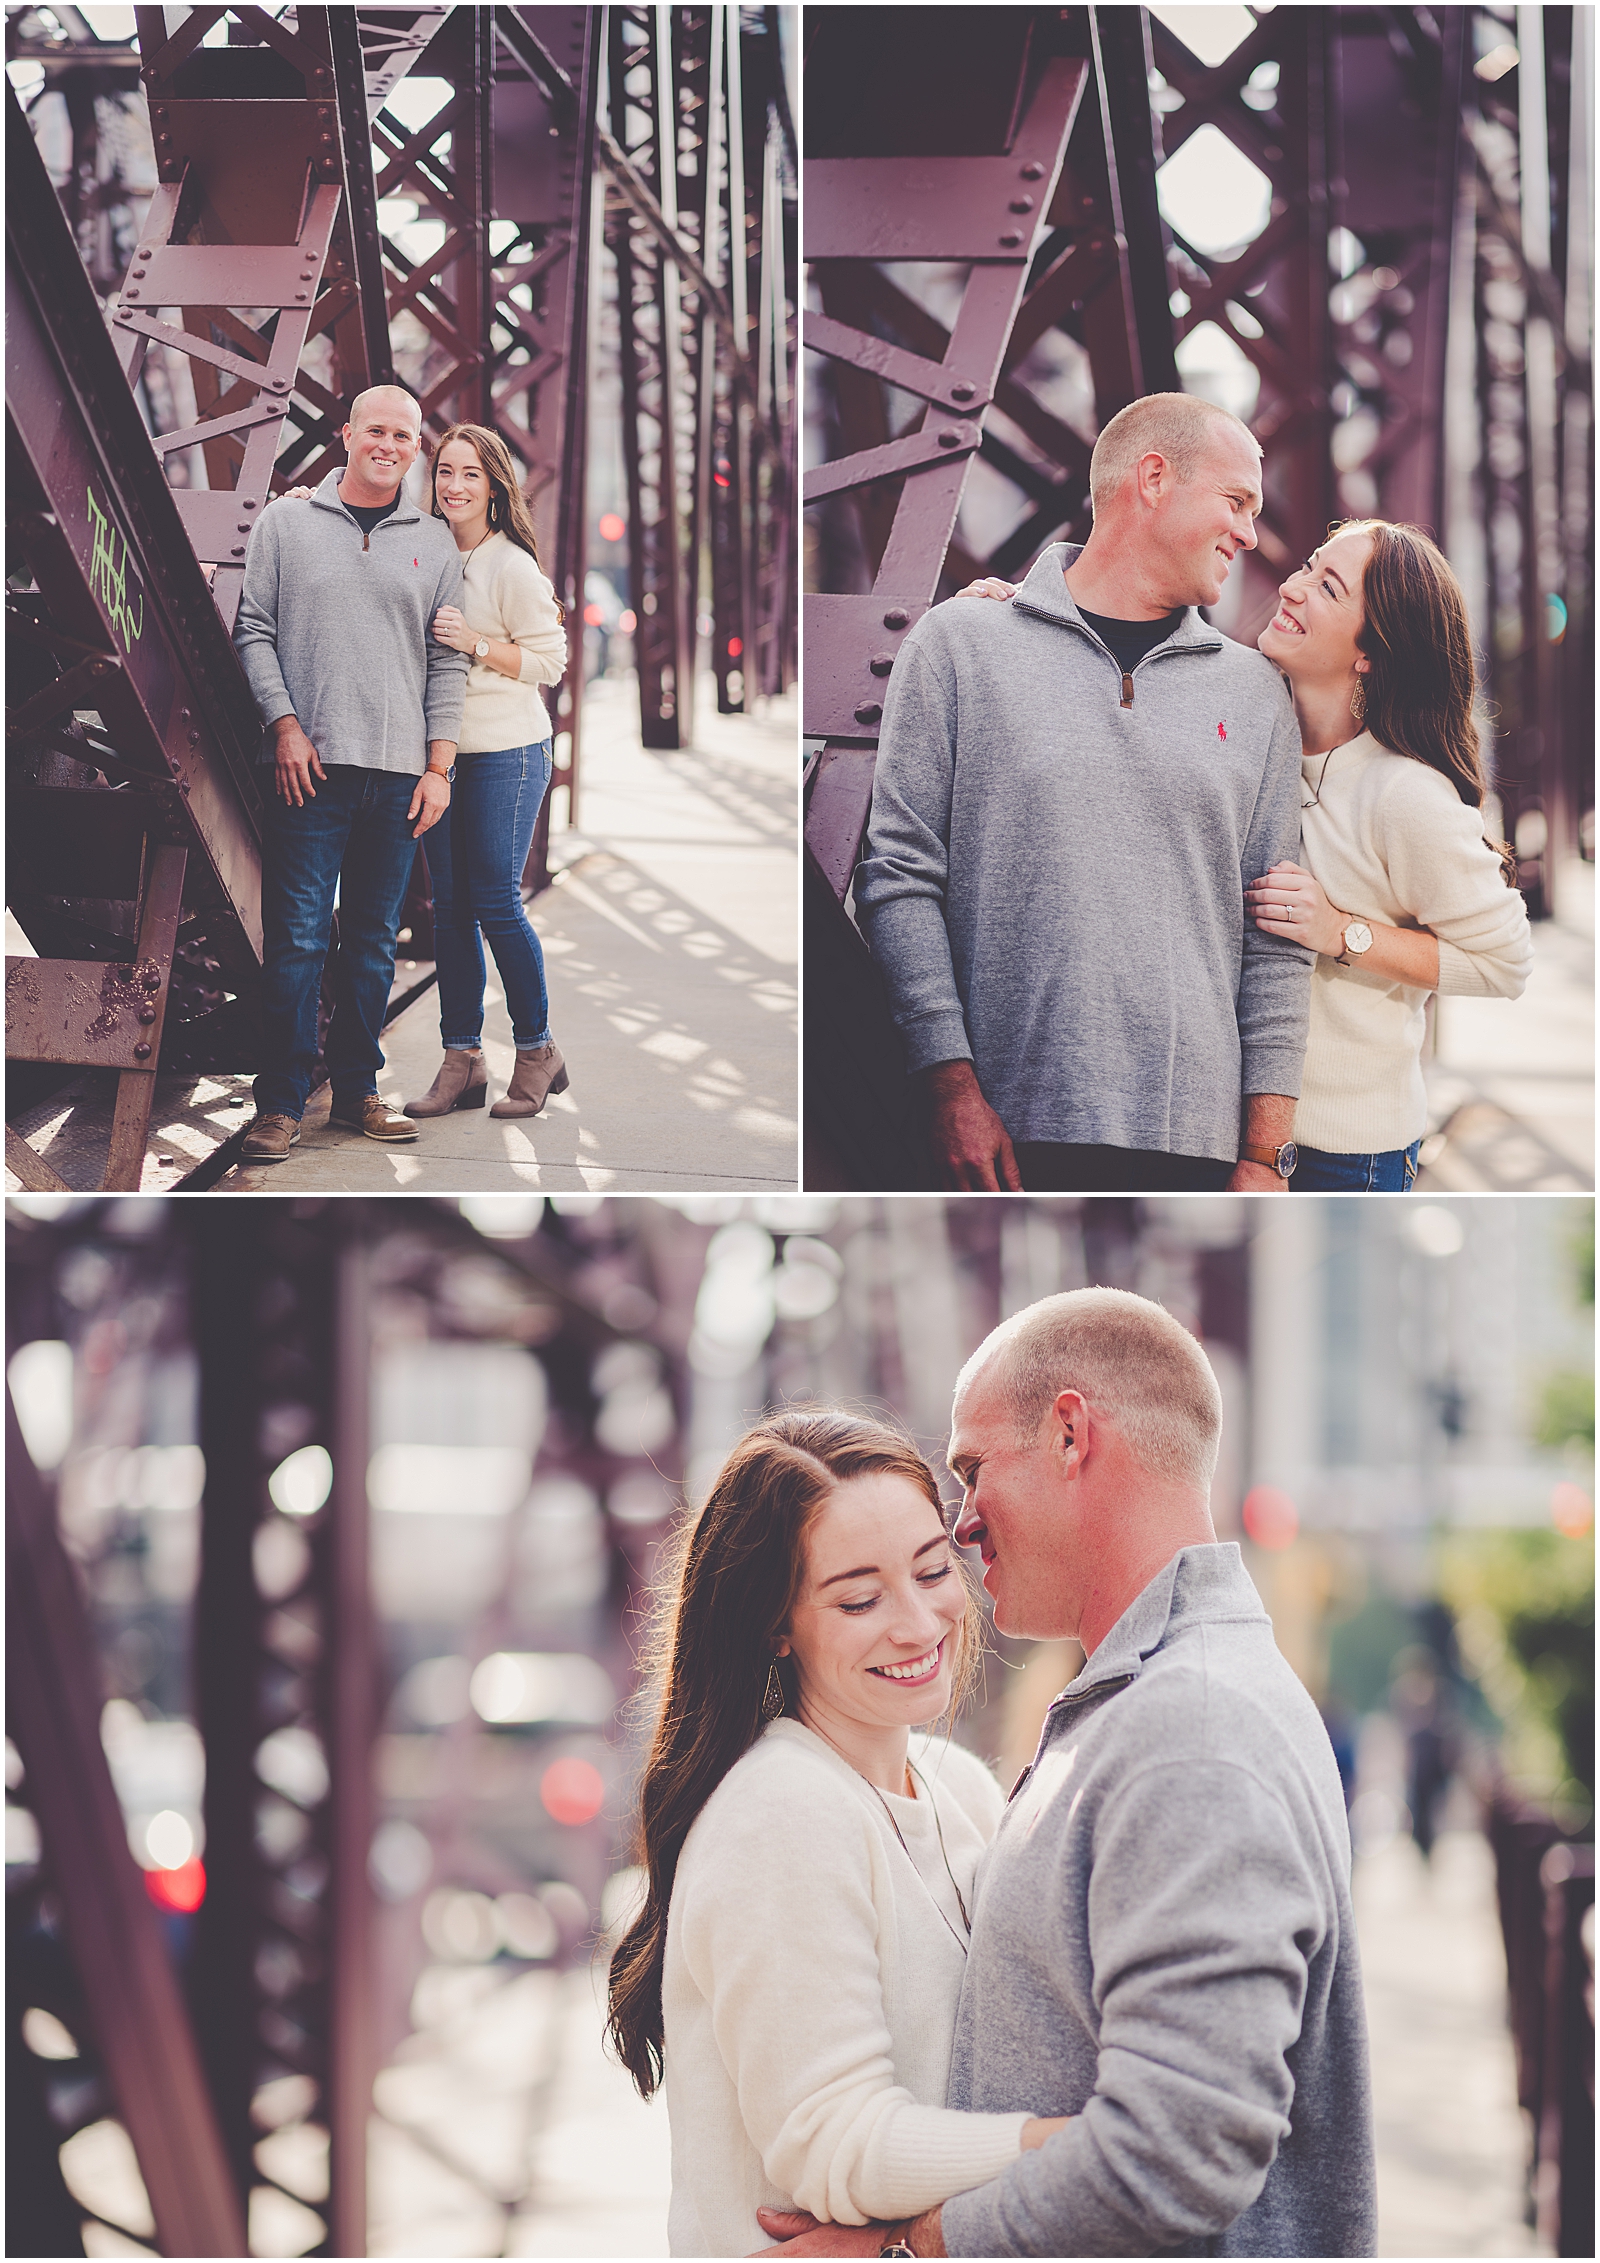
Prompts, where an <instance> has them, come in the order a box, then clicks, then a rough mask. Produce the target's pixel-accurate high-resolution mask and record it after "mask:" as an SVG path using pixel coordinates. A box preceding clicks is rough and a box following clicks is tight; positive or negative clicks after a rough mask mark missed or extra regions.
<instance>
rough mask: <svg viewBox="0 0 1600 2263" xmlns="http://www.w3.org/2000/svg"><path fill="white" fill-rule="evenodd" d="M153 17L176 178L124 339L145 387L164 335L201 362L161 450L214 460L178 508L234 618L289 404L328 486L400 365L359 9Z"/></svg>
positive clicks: (156, 133) (131, 278)
mask: <svg viewBox="0 0 1600 2263" xmlns="http://www.w3.org/2000/svg"><path fill="white" fill-rule="evenodd" d="M136 12H137V15H138V20H139V37H140V49H141V54H142V56H143V76H144V81H145V87H146V91H147V94H148V96H149V102H150V129H151V133H152V136H153V138H154V142H155V152H156V165H157V171H158V173H159V175H160V180H161V187H160V188H159V189H158V191H157V193H156V195H155V197H154V199H153V200H152V203H151V206H150V210H149V213H148V214H147V216H146V219H145V223H144V227H143V229H142V231H141V240H140V244H139V247H138V251H137V254H136V257H135V259H134V262H133V264H132V266H131V267H130V268H129V270H128V274H127V277H126V278H125V280H124V282H123V286H122V291H121V296H120V303H119V305H118V308H117V310H116V313H115V314H114V316H113V318H112V319H113V329H114V334H115V336H116V338H117V345H118V351H119V354H120V355H121V358H122V362H123V366H124V368H125V369H126V371H127V373H128V378H129V382H130V383H133V384H137V383H138V380H139V377H140V374H141V372H142V369H143V366H144V363H145V359H146V356H147V355H148V352H149V349H150V347H151V345H152V344H158V345H161V346H163V347H165V348H166V349H168V351H169V352H176V353H179V354H181V355H184V356H186V357H187V358H188V361H189V364H190V369H191V372H192V380H193V387H194V398H195V403H196V410H197V415H196V419H195V421H194V422H193V423H192V424H189V425H185V426H181V427H180V428H178V429H177V430H175V431H171V432H166V433H162V432H157V433H155V434H154V436H153V437H154V445H155V448H156V451H157V453H158V455H160V457H161V458H162V460H163V462H166V461H167V460H168V459H169V458H172V457H175V456H179V455H181V454H183V453H185V452H186V451H189V450H198V451H200V453H201V456H202V457H203V462H204V470H205V482H204V486H202V485H201V483H200V481H199V480H198V479H197V478H195V477H194V476H193V475H192V474H191V476H190V478H189V480H188V483H187V484H186V485H185V486H184V487H183V489H182V490H181V501H180V509H181V511H182V513H183V517H184V523H185V525H186V526H187V527H188V530H189V534H190V538H191V540H192V541H193V543H194V545H195V550H196V554H197V555H198V556H199V557H200V558H201V559H202V560H204V561H205V562H206V563H207V564H208V565H211V566H213V567H214V568H215V571H214V574H213V577H212V591H213V594H214V596H215V598H216V601H217V605H218V609H219V610H220V612H221V614H222V617H223V619H224V620H225V621H226V622H227V623H228V624H229V626H230V627H231V626H232V622H233V617H234V614H235V613H236V612H237V610H238V603H239V591H240V589H241V588H242V586H243V581H244V552H245V545H246V543H247V541H248V538H249V529H250V526H251V525H252V524H253V522H254V518H255V515H256V514H257V513H258V512H259V511H260V510H261V508H262V506H263V505H264V504H265V503H266V502H267V501H268V500H269V498H270V495H271V492H272V488H273V485H274V466H275V464H276V462H277V459H278V456H279V453H280V447H281V443H282V439H283V434H284V427H285V422H286V420H287V419H288V417H289V414H290V410H291V406H292V405H293V406H294V407H295V411H296V413H295V418H294V421H295V424H296V426H297V428H298V435H297V436H298V440H299V445H298V447H296V448H294V449H292V450H291V451H290V462H291V463H292V464H293V468H294V472H295V475H296V476H303V477H306V478H308V479H312V478H320V477H321V476H322V473H323V472H324V471H325V470H326V469H327V466H328V463H329V462H330V461H331V460H332V459H331V456H330V454H329V450H330V448H331V446H332V444H333V441H334V437H335V435H336V434H337V432H338V431H339V429H340V428H341V427H342V425H343V423H344V421H345V410H346V407H347V405H348V402H349V399H350V396H351V395H352V394H353V393H355V392H358V391H359V390H360V389H361V387H362V386H364V385H367V384H370V383H372V382H373V381H374V380H377V381H380V382H381V381H382V380H383V379H384V378H386V377H388V376H390V375H391V374H392V372H391V370H390V367H389V349H388V335H387V329H386V325H385V321H384V303H383V291H382V283H381V275H380V271H379V267H378V263H377V258H376V234H377V231H376V214H375V202H374V191H373V179H372V167H371V162H370V156H369V151H368V145H367V103H366V85H365V76H364V69H363V64H362V58H361V50H360V46H359V42H358V38H357V25H356V21H355V14H354V11H353V10H350V9H328V8H303V9H301V10H300V11H299V14H298V16H297V17H296V18H295V19H294V20H293V22H292V23H286V22H280V21H279V20H278V19H277V18H276V17H274V16H273V15H271V14H270V13H269V12H268V11H267V10H266V9H264V8H252V7H237V8H226V7H217V6H207V7H197V8H191V9H190V10H189V12H188V13H187V15H186V16H185V17H184V19H183V21H182V22H181V23H180V24H179V26H178V27H177V29H176V30H175V31H172V32H169V31H168V29H167V16H166V11H165V10H163V9H161V8H142V9H139V10H138V11H136ZM224 24H225V25H226V28H227V31H228V34H229V44H228V45H227V46H225V47H208V46H205V45H204V44H202V43H203V41H204V39H205V37H206V35H207V34H208V33H210V32H212V31H214V30H215V29H216V27H218V26H219V25H224ZM169 310H176V311H177V313H178V317H179V319H178V321H177V323H176V324H174V323H173V322H171V321H168V320H164V319H163V316H164V315H165V314H166V313H167V312H168V311H169ZM308 349H309V350H308ZM319 448H320V450H321V454H320V455H316V454H315V451H316V450H317V449H319ZM308 456H313V457H314V460H312V461H310V462H308V461H307V460H306V459H307V457H308ZM277 484H279V485H282V484H287V482H286V481H285V480H283V479H282V478H280V479H279V480H278V481H277Z"/></svg>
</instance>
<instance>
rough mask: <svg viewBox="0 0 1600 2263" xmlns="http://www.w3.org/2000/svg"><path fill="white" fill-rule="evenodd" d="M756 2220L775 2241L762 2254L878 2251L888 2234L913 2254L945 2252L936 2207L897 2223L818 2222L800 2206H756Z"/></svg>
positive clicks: (870, 2252)
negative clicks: (775, 2243) (907, 2220)
mask: <svg viewBox="0 0 1600 2263" xmlns="http://www.w3.org/2000/svg"><path fill="white" fill-rule="evenodd" d="M756 2221H757V2223H758V2224H759V2225H760V2226H761V2229H762V2230H763V2231H764V2232H770V2233H771V2235H772V2237H773V2238H774V2239H775V2240H776V2241H777V2242H778V2245H777V2246H776V2247H764V2248H761V2249H760V2250H759V2252H760V2253H761V2254H763V2255H879V2254H881V2253H882V2251H883V2249H884V2248H885V2247H886V2246H887V2245H888V2244H889V2239H890V2235H891V2234H893V2236H894V2238H895V2239H896V2240H898V2241H900V2242H901V2243H903V2244H904V2245H905V2246H907V2247H909V2248H910V2249H911V2252H912V2253H913V2255H943V2254H944V2253H945V2252H946V2250H945V2244H944V2233H943V2231H942V2229H941V2228H940V2227H941V2219H940V2214H939V2210H938V2209H937V2208H926V2209H924V2210H923V2212H922V2214H921V2215H920V2216H913V2217H912V2218H911V2220H910V2221H909V2222H908V2223H898V2224H819V2223H818V2222H817V2219H816V2217H815V2216H808V2215H807V2214H806V2212H805V2210H804V2209H803V2208H758V2209H757V2210H756Z"/></svg>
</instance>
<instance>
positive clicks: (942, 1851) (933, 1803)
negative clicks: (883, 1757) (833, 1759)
mask: <svg viewBox="0 0 1600 2263" xmlns="http://www.w3.org/2000/svg"><path fill="white" fill-rule="evenodd" d="M806 1725H807V1724H805V1723H802V1724H801V1726H802V1727H804V1726H806ZM812 1734H813V1736H822V1731H821V1730H820V1729H813V1730H812ZM822 1741H823V1743H824V1744H825V1745H826V1746H827V1747H828V1749H829V1750H830V1751H831V1752H837V1753H839V1758H840V1759H841V1760H843V1761H844V1764H845V1766H846V1767H847V1768H848V1769H849V1770H850V1772H851V1773H852V1775H856V1776H860V1777H861V1781H862V1782H863V1783H864V1784H865V1785H866V1787H867V1789H868V1791H869V1792H871V1793H872V1795H873V1797H874V1798H875V1799H876V1800H877V1802H878V1805H879V1806H880V1807H881V1808H882V1809H883V1812H884V1814H885V1815H887V1816H888V1818H889V1828H890V1830H891V1831H892V1832H893V1833H894V1835H895V1837H896V1838H897V1839H898V1840H899V1841H900V1848H901V1852H902V1853H903V1854H904V1855H905V1858H906V1860H907V1862H909V1863H910V1865H911V1867H912V1869H913V1870H915V1871H916V1873H917V1882H918V1884H919V1885H920V1886H921V1888H922V1890H923V1892H924V1893H925V1894H926V1895H927V1897H928V1899H929V1901H930V1902H932V1904H933V1906H934V1908H935V1909H936V1910H937V1911H938V1912H939V1915H940V1916H941V1917H942V1918H943V1919H944V1923H945V1928H946V1930H947V1932H948V1933H949V1935H950V1938H951V1940H952V1941H954V1943H955V1945H956V1947H957V1948H958V1949H959V1950H960V1951H961V1954H962V1955H963V1956H965V1955H966V1954H967V1942H968V1941H970V1940H971V1939H972V1919H971V1918H970V1917H969V1916H968V1915H967V1897H966V1896H965V1894H963V1892H962V1891H961V1888H960V1887H959V1886H958V1885H957V1883H956V1874H955V1872H954V1871H953V1870H952V1869H951V1867H950V1855H949V1850H948V1849H947V1848H946V1846H945V1843H944V1824H943V1823H942V1822H941V1821H940V1818H939V1802H938V1801H937V1800H936V1799H935V1798H934V1796H933V1793H932V1791H931V1790H930V1789H929V1786H928V1781H927V1778H926V1777H925V1776H924V1775H923V1773H922V1770H921V1769H920V1768H913V1767H912V1765H911V1760H910V1757H909V1755H908V1756H907V1759H906V1776H907V1779H908V1780H909V1781H911V1782H913V1783H916V1784H921V1786H922V1790H923V1796H924V1797H925V1798H926V1800H927V1802H928V1805H929V1806H930V1807H931V1808H932V1810H933V1827H934V1829H935V1831H937V1833H938V1834H939V1856H940V1859H941V1861H942V1862H943V1863H944V1874H945V1876H946V1877H947V1878H948V1879H949V1881H950V1891H951V1892H952V1893H953V1894H954V1895H955V1897H956V1907H957V1909H958V1910H960V1912H961V1922H962V1924H963V1925H964V1926H965V1927H966V1929H967V1939H966V1940H965V1941H964V1940H963V1939H962V1938H961V1935H960V1934H959V1933H958V1932H957V1931H956V1929H955V1927H954V1926H953V1925H952V1924H951V1923H950V1915H949V1912H948V1911H947V1910H946V1908H945V1906H944V1904H943V1903H942V1902H941V1901H940V1899H939V1897H938V1895H937V1894H936V1893H935V1892H934V1890H933V1888H932V1887H931V1886H930V1885H929V1884H928V1881H927V1879H926V1878H924V1877H923V1875H922V1872H921V1870H920V1868H918V1864H917V1858H916V1856H915V1855H914V1854H913V1853H912V1851H911V1849H910V1848H909V1847H908V1846H907V1845H906V1835H905V1833H904V1831H902V1830H901V1828H900V1825H899V1824H898V1823H897V1822H896V1820H895V1812H894V1809H893V1808H892V1807H891V1806H890V1805H889V1802H888V1801H887V1799H885V1797H884V1795H883V1793H882V1792H881V1791H880V1790H879V1789H878V1787H877V1785H876V1784H875V1783H874V1782H873V1781H872V1778H871V1777H870V1776H867V1775H863V1774H862V1771H861V1770H860V1769H859V1768H858V1767H857V1766H856V1764H855V1762H854V1761H853V1760H848V1759H845V1755H844V1754H843V1753H842V1752H839V1747H838V1746H837V1745H836V1744H835V1743H834V1741H833V1739H832V1737H829V1736H824V1737H822Z"/></svg>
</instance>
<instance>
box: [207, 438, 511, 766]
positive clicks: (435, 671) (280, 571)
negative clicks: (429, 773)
mask: <svg viewBox="0 0 1600 2263" xmlns="http://www.w3.org/2000/svg"><path fill="white" fill-rule="evenodd" d="M343 477H344V474H343V472H342V471H331V472H329V474H328V476H327V478H326V479H325V480H324V481H323V483H322V485H321V486H320V487H319V488H318V489H317V492H316V493H315V495H313V496H312V498H311V500H310V502H309V503H307V504H305V505H303V506H301V507H299V508H295V509H285V510H268V511H264V512H263V513H262V515H261V517H260V519H259V520H258V521H257V522H256V526H255V529H254V531H253V532H252V534H251V536H250V547H249V549H248V550H247V551H246V553H245V561H244V590H243V593H242V595H241V597H240V599H239V613H238V618H237V619H236V620H235V622H234V625H233V643H234V650H235V651H236V652H237V653H238V655H239V658H240V661H241V662H242V664H243V667H244V672H245V674H246V676H247V677H248V678H249V681H250V689H251V691H252V692H253V693H254V694H255V702H256V710H257V712H258V714H259V715H260V717H261V721H262V725H263V727H264V730H263V740H262V760H263V761H269V760H270V759H271V758H272V755H273V751H274V747H273V740H272V737H271V725H272V724H274V723H276V722H277V721H278V720H279V718H280V717H281V716H284V715H293V716H295V717H296V718H297V720H298V721H299V724H300V728H301V729H302V730H303V731H304V732H305V734H306V737H307V738H308V739H309V740H310V741H311V743H312V745H313V746H314V747H315V748H316V750H317V752H318V754H319V755H320V756H321V757H322V760H323V762H324V764H327V763H349V764H350V765H352V766H353V767H354V768H356V769H359V770H397V771H401V772H403V773H405V774H406V775H408V776H410V777H420V776H421V775H422V772H423V771H424V770H425V769H426V768H427V766H428V741H429V740H430V739H448V740H449V741H450V742H451V744H452V745H454V744H455V743H456V742H457V741H458V740H459V738H460V736H461V706H462V701H463V700H464V698H465V696H466V687H467V667H468V661H467V655H466V654H465V653H464V652H455V651H452V649H451V648H450V646H449V645H446V644H441V643H440V642H439V641H438V639H437V638H436V637H435V636H434V635H433V634H432V624H433V616H434V614H435V613H436V612H437V611H438V609H439V607H440V606H441V605H456V604H459V602H460V599H461V583H462V557H461V553H460V551H459V550H458V549H457V548H456V543H455V536H454V535H453V534H452V533H451V532H450V529H449V528H448V527H447V526H446V525H445V523H444V521H443V519H435V518H427V517H424V515H423V514H422V512H420V511H419V510H418V509H417V508H416V506H415V504H414V503H412V502H410V501H409V500H408V499H407V498H406V497H404V496H402V497H401V500H400V503H399V506H398V508H397V509H395V510H394V511H391V513H390V514H389V516H388V517H387V518H386V519H380V520H379V521H378V523H377V525H376V526H375V527H373V528H372V529H371V530H370V531H369V530H367V529H366V528H364V527H362V526H361V524H360V523H359V521H358V520H356V519H353V518H352V517H351V516H350V513H349V512H348V511H347V510H346V509H345V507H344V505H343V504H342V503H341V502H340V500H339V482H340V480H341V479H342V478H343Z"/></svg>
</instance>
